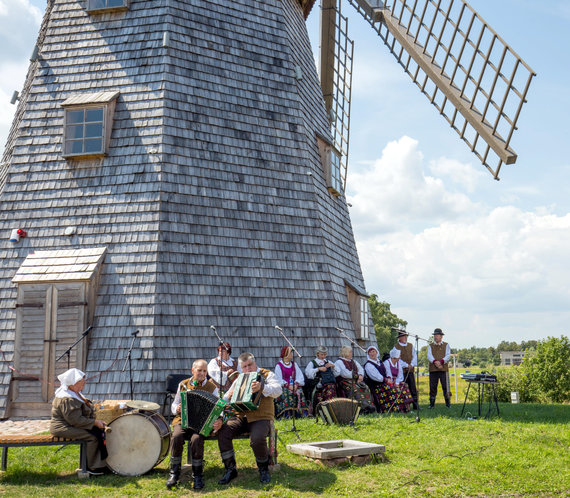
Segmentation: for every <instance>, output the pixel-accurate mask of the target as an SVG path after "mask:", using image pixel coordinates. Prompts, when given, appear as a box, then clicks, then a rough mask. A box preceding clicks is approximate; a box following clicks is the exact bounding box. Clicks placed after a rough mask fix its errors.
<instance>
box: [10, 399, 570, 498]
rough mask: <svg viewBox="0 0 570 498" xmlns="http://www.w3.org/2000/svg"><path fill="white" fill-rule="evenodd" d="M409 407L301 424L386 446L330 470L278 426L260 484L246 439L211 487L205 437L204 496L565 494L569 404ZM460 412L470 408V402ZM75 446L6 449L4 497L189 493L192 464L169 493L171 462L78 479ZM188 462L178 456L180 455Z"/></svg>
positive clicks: (211, 457)
mask: <svg viewBox="0 0 570 498" xmlns="http://www.w3.org/2000/svg"><path fill="white" fill-rule="evenodd" d="M425 406H426V405H424V404H422V408H424V409H422V410H421V411H420V415H421V417H420V420H421V421H420V422H419V423H415V422H414V420H415V413H413V414H407V415H392V416H384V415H373V416H366V417H361V418H360V419H359V420H358V422H357V430H354V429H353V428H350V427H338V426H330V427H329V426H324V425H322V424H320V423H319V424H317V423H315V421H314V420H313V419H304V420H299V421H298V423H297V427H298V428H299V429H300V433H299V435H300V436H301V437H302V439H303V441H319V440H329V439H341V438H349V439H357V440H360V441H369V442H375V443H380V444H384V445H385V446H386V456H387V461H385V462H383V463H380V462H377V463H370V464H368V465H365V466H362V467H357V466H352V465H345V466H340V467H334V468H328V467H324V466H321V465H319V464H317V463H314V462H312V461H309V460H306V459H304V458H303V457H300V456H298V455H294V454H291V453H288V452H287V451H286V449H285V445H286V444H289V443H294V442H297V438H296V436H295V434H293V433H290V432H285V431H286V430H287V429H289V428H290V425H291V424H290V422H286V421H283V422H282V421H279V422H277V423H276V425H277V428H278V429H279V431H280V434H279V438H280V441H279V444H278V450H279V461H280V465H281V467H280V469H279V470H277V471H275V472H274V473H273V474H272V482H271V484H269V485H267V486H262V485H261V484H260V483H259V480H258V473H257V470H256V468H255V463H254V459H253V455H252V453H251V450H250V448H249V446H248V443H247V441H244V440H238V441H236V452H237V462H238V469H239V476H238V478H237V479H236V480H235V481H233V482H232V483H231V484H230V485H229V486H228V487H222V486H219V485H218V484H217V480H218V479H219V478H220V477H221V475H222V473H223V467H222V463H221V461H220V457H219V453H218V450H217V445H216V444H215V442H207V443H206V457H205V460H206V462H207V464H206V468H205V478H206V488H205V489H204V490H203V492H201V493H200V494H203V495H206V496H216V497H217V496H221V497H224V496H227V497H230V496H232V497H236V496H285V497H295V496H318V495H325V496H347V495H362V496H414V495H416V496H417V495H419V496H532V495H534V496H556V495H559V496H562V495H563V496H568V495H569V494H570V477H569V473H568V471H567V469H569V468H570V451H569V449H570V431H569V430H568V429H569V422H570V405H533V404H518V405H511V404H500V405H499V407H500V411H501V414H500V417H495V418H492V419H489V420H485V419H478V420H468V419H467V418H466V417H465V416H464V417H462V418H461V417H460V411H461V405H460V404H455V405H454V406H452V408H451V409H446V408H445V407H444V406H443V405H442V404H441V403H438V404H436V408H435V409H434V410H427V409H425ZM466 409H467V411H469V412H471V413H474V412H475V411H476V410H477V408H476V406H475V405H473V404H468V405H467V407H466ZM78 452H79V450H78V448H77V447H75V446H67V447H65V448H64V449H63V450H62V451H60V452H58V453H56V451H55V448H53V447H51V448H50V447H43V448H10V458H9V461H8V471H7V472H6V473H5V474H4V475H3V476H2V477H0V493H1V494H2V496H26V497H30V496H42V497H44V496H50V497H51V496H177V495H180V496H182V495H187V494H193V491H192V489H191V478H190V473H189V470H185V471H184V472H183V474H182V484H181V486H180V487H178V488H177V489H175V490H173V491H167V490H166V489H165V487H164V483H165V481H166V479H167V475H168V470H167V469H168V458H166V460H165V461H163V462H162V463H161V464H160V465H159V466H158V467H157V468H156V469H154V470H153V471H152V472H150V473H149V474H147V475H145V476H140V477H132V478H128V477H122V476H115V475H105V476H102V477H95V478H90V479H88V480H80V479H78V478H77V477H76V476H75V473H74V470H75V468H76V467H77V462H78ZM184 461H185V460H184Z"/></svg>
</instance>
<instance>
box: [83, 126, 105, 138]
mask: <svg viewBox="0 0 570 498" xmlns="http://www.w3.org/2000/svg"><path fill="white" fill-rule="evenodd" d="M102 136H103V123H96V124H86V125H85V137H86V138H87V137H90V138H93V137H102Z"/></svg>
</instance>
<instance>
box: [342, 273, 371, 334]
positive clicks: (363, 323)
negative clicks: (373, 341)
mask: <svg viewBox="0 0 570 498" xmlns="http://www.w3.org/2000/svg"><path fill="white" fill-rule="evenodd" d="M346 295H347V298H348V307H349V309H350V316H351V317H352V323H353V325H354V336H355V337H356V339H357V340H359V341H368V340H369V339H370V329H371V325H370V319H371V312H370V304H369V303H368V296H367V295H366V294H363V293H362V292H361V291H359V290H357V289H356V288H355V287H353V286H352V285H350V284H349V283H346Z"/></svg>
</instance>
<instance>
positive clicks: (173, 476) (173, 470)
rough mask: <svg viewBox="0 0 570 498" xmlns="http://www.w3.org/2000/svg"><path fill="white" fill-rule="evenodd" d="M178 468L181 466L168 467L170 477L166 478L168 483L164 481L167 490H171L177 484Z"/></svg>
mask: <svg viewBox="0 0 570 498" xmlns="http://www.w3.org/2000/svg"><path fill="white" fill-rule="evenodd" d="M180 468H181V465H180V464H179V463H178V464H176V463H175V464H171V465H170V475H169V476H168V481H166V488H167V489H172V488H173V487H174V486H176V485H177V484H178V479H180Z"/></svg>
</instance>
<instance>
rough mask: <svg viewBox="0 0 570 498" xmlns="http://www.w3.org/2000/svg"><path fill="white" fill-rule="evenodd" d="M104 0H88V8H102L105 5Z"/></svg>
mask: <svg viewBox="0 0 570 498" xmlns="http://www.w3.org/2000/svg"><path fill="white" fill-rule="evenodd" d="M105 4H106V2H105V0H89V8H90V9H104V8H105V7H106V5H105Z"/></svg>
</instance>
